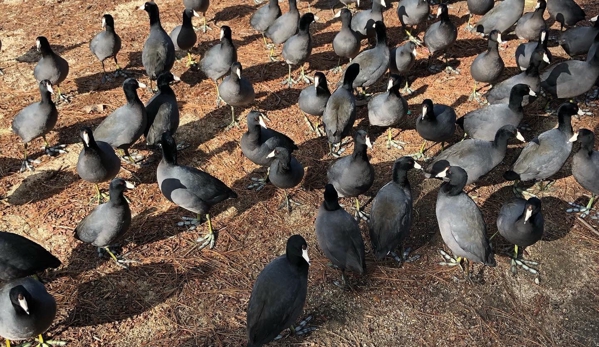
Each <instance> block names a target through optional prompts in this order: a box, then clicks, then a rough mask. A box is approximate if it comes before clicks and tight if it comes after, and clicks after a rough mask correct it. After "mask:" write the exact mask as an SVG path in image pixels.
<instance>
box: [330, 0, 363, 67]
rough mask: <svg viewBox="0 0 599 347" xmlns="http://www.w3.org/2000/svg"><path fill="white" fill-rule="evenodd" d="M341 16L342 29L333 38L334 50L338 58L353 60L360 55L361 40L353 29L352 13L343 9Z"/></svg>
mask: <svg viewBox="0 0 599 347" xmlns="http://www.w3.org/2000/svg"><path fill="white" fill-rule="evenodd" d="M339 16H340V17H341V29H340V30H339V32H338V33H337V34H336V35H335V38H333V50H334V51H335V54H337V56H338V57H341V58H349V59H353V58H355V57H356V56H357V55H358V53H360V38H359V36H358V34H357V33H356V32H355V31H354V30H353V29H352V28H351V19H352V14H351V11H350V10H348V9H347V8H342V9H341V12H340V15H339Z"/></svg>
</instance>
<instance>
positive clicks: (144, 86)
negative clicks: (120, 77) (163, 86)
mask: <svg viewBox="0 0 599 347" xmlns="http://www.w3.org/2000/svg"><path fill="white" fill-rule="evenodd" d="M137 84H138V85H139V88H147V87H148V86H146V84H145V83H142V82H139V81H137Z"/></svg>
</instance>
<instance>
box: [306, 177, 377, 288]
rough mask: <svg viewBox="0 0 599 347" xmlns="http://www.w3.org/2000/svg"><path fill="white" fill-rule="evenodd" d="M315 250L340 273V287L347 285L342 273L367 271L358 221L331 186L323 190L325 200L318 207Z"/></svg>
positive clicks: (360, 273) (315, 226)
mask: <svg viewBox="0 0 599 347" xmlns="http://www.w3.org/2000/svg"><path fill="white" fill-rule="evenodd" d="M314 229H315V230H316V239H317V240H318V247H320V249H321V250H322V252H323V253H324V254H325V256H326V257H327V258H328V259H329V260H330V261H331V262H332V263H333V266H336V267H337V268H339V270H341V279H342V280H343V285H344V286H346V287H348V286H349V284H348V282H347V281H346V279H345V271H346V270H349V271H352V272H356V273H358V274H359V275H363V274H364V272H365V271H366V259H365V255H364V253H365V251H364V240H363V239H362V233H361V232H360V225H359V224H358V222H357V221H356V220H355V219H354V218H353V217H352V216H351V215H350V214H349V213H347V212H346V211H345V210H344V209H343V208H341V206H339V201H338V196H337V191H336V190H335V188H334V187H333V185H332V184H327V185H326V186H325V187H324V201H323V203H322V204H321V205H320V207H319V208H318V213H317V215H316V222H315V223H314Z"/></svg>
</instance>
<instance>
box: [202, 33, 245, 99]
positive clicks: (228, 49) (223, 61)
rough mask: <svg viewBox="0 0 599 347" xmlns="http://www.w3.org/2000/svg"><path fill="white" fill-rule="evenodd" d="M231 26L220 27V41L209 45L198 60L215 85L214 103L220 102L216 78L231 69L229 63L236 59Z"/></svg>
mask: <svg viewBox="0 0 599 347" xmlns="http://www.w3.org/2000/svg"><path fill="white" fill-rule="evenodd" d="M231 35H232V32H231V28H230V27H228V26H226V25H223V26H222V27H221V28H220V43H219V44H217V45H214V46H213V47H211V48H210V49H209V50H208V51H207V52H206V53H205V54H204V57H203V58H202V60H201V61H200V70H202V71H203V72H204V73H205V74H206V76H208V78H210V79H211V80H212V81H214V85H215V86H216V105H217V106H218V105H219V103H220V95H219V90H218V80H219V79H221V78H223V77H224V76H225V75H226V74H228V73H229V72H230V71H231V65H233V63H235V62H236V61H237V48H235V45H233V39H232V36H231Z"/></svg>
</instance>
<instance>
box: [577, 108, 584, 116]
mask: <svg viewBox="0 0 599 347" xmlns="http://www.w3.org/2000/svg"><path fill="white" fill-rule="evenodd" d="M578 115H579V116H584V111H583V110H582V109H580V108H579V109H578Z"/></svg>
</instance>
